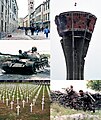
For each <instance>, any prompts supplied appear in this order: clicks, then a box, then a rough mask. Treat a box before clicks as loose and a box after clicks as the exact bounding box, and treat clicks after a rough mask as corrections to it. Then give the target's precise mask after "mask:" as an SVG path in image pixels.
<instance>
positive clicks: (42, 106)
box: [41, 101, 45, 110]
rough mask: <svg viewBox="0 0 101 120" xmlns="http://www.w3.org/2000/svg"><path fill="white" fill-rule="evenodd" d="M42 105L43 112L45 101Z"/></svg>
mask: <svg viewBox="0 0 101 120" xmlns="http://www.w3.org/2000/svg"><path fill="white" fill-rule="evenodd" d="M41 104H42V110H43V109H44V104H45V103H44V101H42V103H41Z"/></svg>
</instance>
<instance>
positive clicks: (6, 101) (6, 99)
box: [6, 98, 8, 106]
mask: <svg viewBox="0 0 101 120" xmlns="http://www.w3.org/2000/svg"><path fill="white" fill-rule="evenodd" d="M6 105H7V106H8V98H7V99H6Z"/></svg>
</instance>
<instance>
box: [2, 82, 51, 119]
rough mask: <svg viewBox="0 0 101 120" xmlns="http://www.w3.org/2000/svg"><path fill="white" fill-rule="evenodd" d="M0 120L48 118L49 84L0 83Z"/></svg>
mask: <svg viewBox="0 0 101 120" xmlns="http://www.w3.org/2000/svg"><path fill="white" fill-rule="evenodd" d="M0 120H50V86H49V85H35V84H33V83H1V84H0Z"/></svg>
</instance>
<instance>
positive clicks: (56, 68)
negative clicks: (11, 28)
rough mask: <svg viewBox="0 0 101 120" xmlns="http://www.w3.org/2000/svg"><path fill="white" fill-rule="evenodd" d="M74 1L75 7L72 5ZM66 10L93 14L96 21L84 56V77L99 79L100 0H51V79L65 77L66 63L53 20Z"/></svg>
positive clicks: (100, 44) (100, 62) (100, 70)
mask: <svg viewBox="0 0 101 120" xmlns="http://www.w3.org/2000/svg"><path fill="white" fill-rule="evenodd" d="M75 1H76V2H77V7H74V3H75ZM66 11H85V12H90V13H92V14H94V15H95V16H96V17H97V22H96V25H95V29H94V32H93V35H92V39H91V42H90V45H89V49H88V53H87V56H86V58H85V69H84V72H85V74H84V77H85V79H86V80H88V79H94V80H97V79H101V1H100V0H60V1H59V2H58V4H57V0H51V41H52V42H51V53H52V57H51V64H52V66H51V67H52V70H51V78H52V80H65V79H66V65H65V59H64V54H63V51H62V47H61V44H60V40H61V37H59V35H58V33H57V29H56V25H55V22H54V19H55V16H56V15H59V14H60V13H61V12H66Z"/></svg>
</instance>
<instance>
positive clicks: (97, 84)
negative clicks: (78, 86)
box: [87, 80, 101, 91]
mask: <svg viewBox="0 0 101 120" xmlns="http://www.w3.org/2000/svg"><path fill="white" fill-rule="evenodd" d="M87 87H88V88H91V89H92V90H95V91H101V80H89V81H88V83H87Z"/></svg>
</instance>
